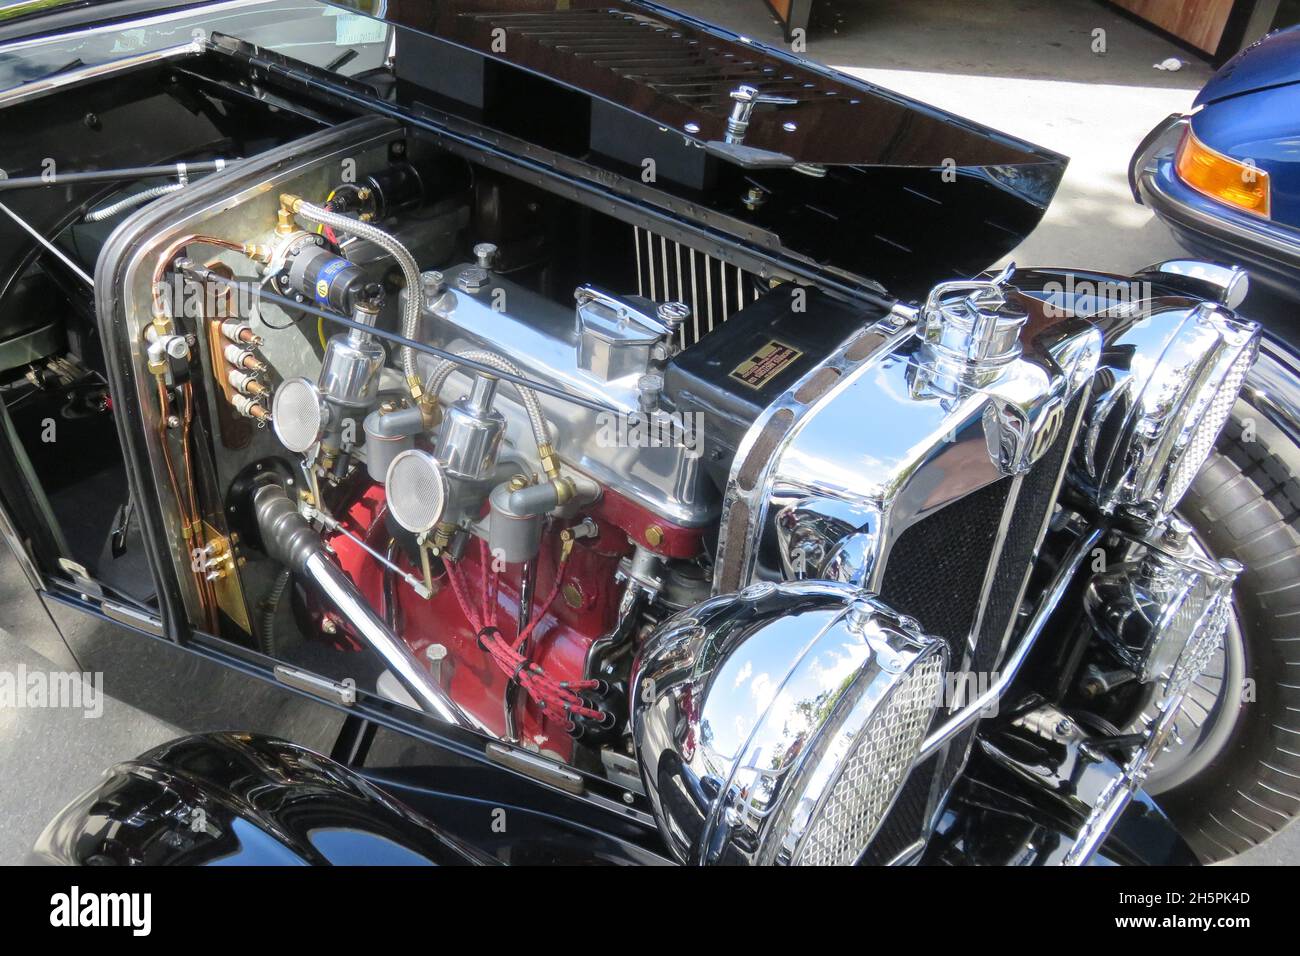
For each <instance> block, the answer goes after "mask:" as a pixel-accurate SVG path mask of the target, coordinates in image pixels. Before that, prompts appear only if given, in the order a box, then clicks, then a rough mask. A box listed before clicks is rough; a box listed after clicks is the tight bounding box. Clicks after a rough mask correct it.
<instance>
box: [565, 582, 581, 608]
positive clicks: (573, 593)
mask: <svg viewBox="0 0 1300 956" xmlns="http://www.w3.org/2000/svg"><path fill="white" fill-rule="evenodd" d="M561 593H562V594H563V595H564V603H565V604H567V605H569V607H571V608H573V609H574V610H575V611H576V610H578V609H579V608H581V607H582V588H580V587H579V586H578V585H576V584H574V583H573V582H572V581H570V582H568V583H566V584H565V585H564V588H563V589H562V590H561Z"/></svg>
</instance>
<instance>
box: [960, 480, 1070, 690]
mask: <svg viewBox="0 0 1300 956" xmlns="http://www.w3.org/2000/svg"><path fill="white" fill-rule="evenodd" d="M1024 486H1025V476H1024V475H1015V476H1014V477H1013V478H1012V479H1011V490H1010V491H1008V492H1007V503H1006V504H1005V505H1003V506H1002V520H1001V521H999V522H998V532H997V537H996V538H995V539H994V541H993V547H992V549H991V550H990V551H989V563H988V567H987V568H985V569H984V583H983V584H982V585H980V603H979V609H978V610H977V611H976V612H975V621H974V622H973V623H972V624H971V629H970V633H968V634H967V635H966V651H965V654H964V658H963V660H962V668H963V670H966V669H969V667H970V664H971V663H973V662H974V660H975V649H976V645H977V644H978V643H979V639H980V630H981V628H983V627H984V615H985V614H987V613H988V610H989V595H990V594H991V593H992V591H993V583H994V582H995V581H996V580H997V576H998V568H999V567H1000V566H1001V564H1002V551H1003V549H1004V548H1005V547H1006V545H1007V533H1008V532H1009V531H1010V530H1011V519H1012V517H1013V516H1014V515H1015V513H1016V508H1017V506H1018V505H1019V504H1020V491H1021V489H1022V488H1024ZM1052 500H1053V501H1055V500H1056V499H1055V498H1053V499H1052ZM1048 514H1049V515H1050V514H1051V509H1050V508H1049V509H1048ZM1012 619H1013V620H1014V615H1013V616H1012Z"/></svg>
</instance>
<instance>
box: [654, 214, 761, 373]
mask: <svg viewBox="0 0 1300 956" xmlns="http://www.w3.org/2000/svg"><path fill="white" fill-rule="evenodd" d="M632 232H633V238H634V239H635V242H636V292H637V295H639V296H643V297H645V298H647V299H652V300H654V301H655V302H666V301H669V300H674V301H677V302H685V303H686V304H687V305H689V306H690V307H691V319H690V320H689V321H687V322H684V323H683V324H682V327H681V340H680V345H681V347H682V348H687V347H688V346H691V345H694V344H695V343H696V342H698V341H699V340H700V338H701V337H703V336H705V335H707V334H708V333H710V332H712V331H713V330H714V329H715V328H716V327H717V326H719V325H721V324H722V323H723V322H726V321H727V319H729V318H731V316H732V315H734V314H735V313H737V312H739V311H740V310H741V309H742V308H744V307H745V305H746V304H747V303H749V302H753V301H754V300H755V299H757V298H758V297H759V296H760V295H761V294H762V288H763V286H762V284H761V282H760V281H759V280H758V279H757V278H755V276H754V275H753V274H752V273H749V272H746V271H745V270H743V269H740V268H738V267H736V266H732V265H728V264H727V263H725V262H723V261H722V260H721V259H715V258H714V257H713V256H710V255H707V254H706V253H703V252H699V251H698V250H695V249H692V248H691V247H690V246H685V245H682V244H681V243H680V242H673V241H672V240H671V239H666V238H664V237H663V236H659V235H656V234H655V233H653V232H650V231H649V230H647V229H642V228H641V227H640V226H633V227H632Z"/></svg>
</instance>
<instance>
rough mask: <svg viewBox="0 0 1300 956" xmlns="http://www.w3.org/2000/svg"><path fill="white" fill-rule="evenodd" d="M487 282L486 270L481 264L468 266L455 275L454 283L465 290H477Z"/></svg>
mask: <svg viewBox="0 0 1300 956" xmlns="http://www.w3.org/2000/svg"><path fill="white" fill-rule="evenodd" d="M487 284H488V272H487V270H486V269H484V268H483V267H482V266H469V267H468V268H466V269H462V270H461V272H460V275H458V276H456V285H458V286H459V287H460V288H461V289H462V290H463V291H465V292H478V291H479V290H480V289H482V288H483V287H484V286H485V285H487Z"/></svg>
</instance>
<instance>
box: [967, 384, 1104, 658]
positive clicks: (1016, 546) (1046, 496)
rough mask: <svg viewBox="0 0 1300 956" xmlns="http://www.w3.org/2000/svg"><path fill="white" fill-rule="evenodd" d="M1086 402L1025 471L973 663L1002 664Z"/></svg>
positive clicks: (1074, 409)
mask: <svg viewBox="0 0 1300 956" xmlns="http://www.w3.org/2000/svg"><path fill="white" fill-rule="evenodd" d="M1080 405H1081V402H1080V400H1079V399H1075V402H1074V403H1073V404H1072V405H1071V407H1070V409H1069V411H1068V412H1067V414H1066V419H1065V420H1066V425H1065V427H1063V428H1062V429H1061V434H1060V435H1059V436H1058V437H1057V439H1056V443H1055V444H1054V445H1053V446H1052V448H1051V450H1050V451H1048V453H1047V454H1046V455H1044V456H1043V457H1042V458H1040V459H1039V460H1038V461H1037V462H1036V463H1035V464H1034V467H1033V468H1032V469H1031V470H1030V472H1029V474H1028V475H1026V476H1025V480H1024V482H1023V483H1022V484H1021V486H1020V493H1019V495H1017V497H1016V507H1015V512H1014V514H1013V515H1012V517H1011V524H1010V526H1009V527H1008V528H1007V537H1006V541H1005V543H1004V544H1003V546H1002V554H1001V556H1000V558H999V559H998V568H997V571H996V572H995V574H994V577H993V584H992V587H991V588H990V589H989V597H988V606H987V608H986V609H985V612H984V620H983V621H982V622H981V624H980V634H979V638H978V639H977V640H976V642H975V655H974V661H973V662H972V665H971V666H972V669H973V670H975V671H977V672H979V671H987V670H989V669H991V668H993V667H994V666H996V664H997V658H998V655H999V652H1000V651H1001V650H1002V642H1003V639H1004V636H1005V634H1006V630H1007V626H1008V625H1009V624H1010V623H1011V619H1012V617H1013V616H1014V615H1015V613H1016V610H1017V607H1016V605H1017V604H1018V603H1019V599H1020V588H1021V586H1022V585H1023V584H1024V578H1025V571H1026V570H1027V569H1028V568H1029V563H1030V562H1031V561H1032V560H1033V558H1034V554H1035V552H1036V551H1037V549H1038V545H1039V535H1040V532H1041V531H1042V526H1043V519H1044V518H1045V517H1046V516H1047V513H1048V511H1049V510H1050V509H1051V508H1052V506H1053V504H1054V503H1055V494H1056V485H1057V482H1058V480H1059V478H1060V475H1061V469H1062V468H1063V467H1064V466H1065V458H1066V453H1067V452H1068V451H1069V446H1070V437H1071V431H1072V429H1073V423H1074V420H1075V418H1076V417H1077V416H1078V413H1079V407H1080Z"/></svg>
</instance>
